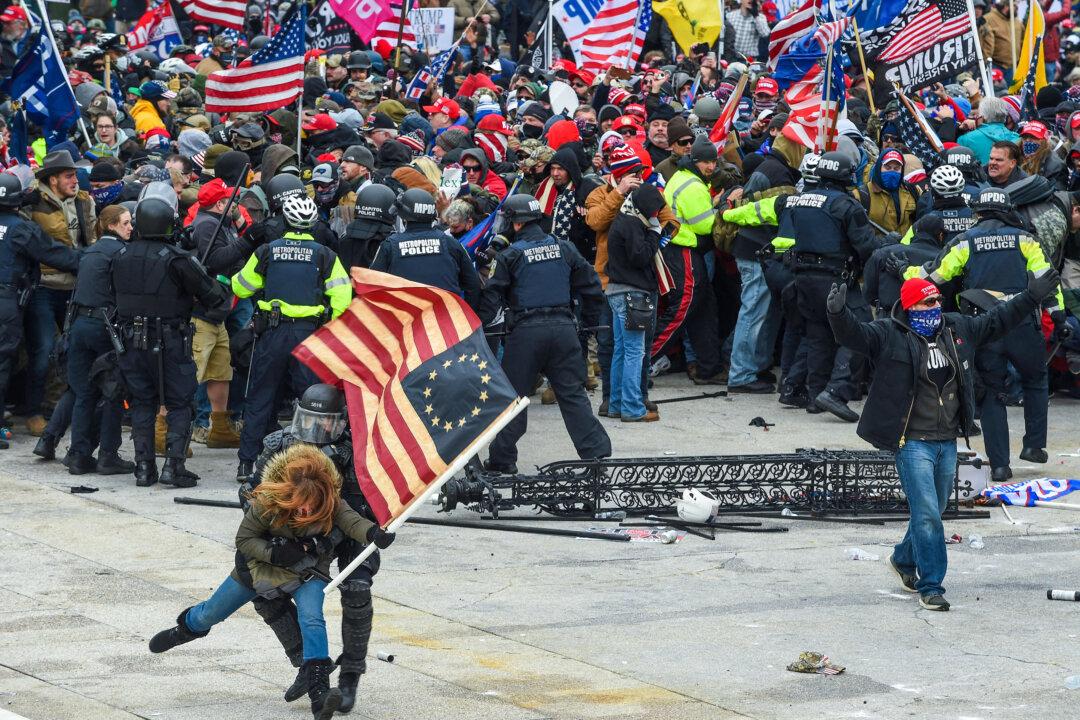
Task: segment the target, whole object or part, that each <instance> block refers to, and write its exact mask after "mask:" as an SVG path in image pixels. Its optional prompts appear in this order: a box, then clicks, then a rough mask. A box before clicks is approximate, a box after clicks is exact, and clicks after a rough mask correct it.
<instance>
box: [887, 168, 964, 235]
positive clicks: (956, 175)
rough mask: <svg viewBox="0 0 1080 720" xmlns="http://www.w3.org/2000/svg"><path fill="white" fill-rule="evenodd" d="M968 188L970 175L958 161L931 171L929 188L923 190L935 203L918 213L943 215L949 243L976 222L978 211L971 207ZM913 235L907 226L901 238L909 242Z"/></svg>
mask: <svg viewBox="0 0 1080 720" xmlns="http://www.w3.org/2000/svg"><path fill="white" fill-rule="evenodd" d="M967 189H968V185H967V179H966V178H965V177H964V173H962V172H961V171H960V168H958V167H956V166H955V165H939V166H938V167H936V168H934V171H933V172H931V173H930V192H929V193H924V194H923V197H926V195H930V198H931V203H932V205H931V207H930V208H929V209H926V210H925V211H923V212H918V213H916V214H917V215H918V216H919V217H922V216H924V215H929V214H933V215H937V216H938V217H940V218H941V220H942V222H943V224H944V225H945V242H946V243H948V242H951V241H952V239H953V238H955V237H956V236H957V235H959V234H960V233H962V232H964V231H965V230H967V229H969V228H970V227H971V226H972V225H974V224H975V211H974V210H972V209H971V208H970V207H969V202H970V200H971V198H969V197H968V190H967ZM920 199H922V198H920ZM912 235H913V231H912V230H908V232H907V234H906V235H905V236H904V238H903V240H901V241H900V242H901V243H903V244H904V245H906V244H908V242H910V240H911V237H912Z"/></svg>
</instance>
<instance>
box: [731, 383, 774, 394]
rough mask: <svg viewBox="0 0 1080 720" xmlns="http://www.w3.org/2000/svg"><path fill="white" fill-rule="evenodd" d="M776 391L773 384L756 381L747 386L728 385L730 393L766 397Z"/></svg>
mask: <svg viewBox="0 0 1080 720" xmlns="http://www.w3.org/2000/svg"><path fill="white" fill-rule="evenodd" d="M774 390H775V388H774V387H773V384H772V383H767V382H763V381H761V380H755V381H754V382H752V383H747V384H746V385H728V388H727V391H728V393H729V394H730V393H747V394H750V395H765V394H767V393H771V392H773V391H774Z"/></svg>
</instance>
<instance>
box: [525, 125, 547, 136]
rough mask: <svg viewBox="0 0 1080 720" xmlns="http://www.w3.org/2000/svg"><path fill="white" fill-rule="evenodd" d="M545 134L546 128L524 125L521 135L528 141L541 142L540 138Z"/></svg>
mask: <svg viewBox="0 0 1080 720" xmlns="http://www.w3.org/2000/svg"><path fill="white" fill-rule="evenodd" d="M543 134H544V128H542V127H540V126H538V125H522V126H521V135H522V137H524V138H525V139H526V140H539V139H540V136H541V135H543Z"/></svg>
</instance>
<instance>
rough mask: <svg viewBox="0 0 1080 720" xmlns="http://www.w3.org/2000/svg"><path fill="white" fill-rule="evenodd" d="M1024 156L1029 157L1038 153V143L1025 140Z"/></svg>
mask: <svg viewBox="0 0 1080 720" xmlns="http://www.w3.org/2000/svg"><path fill="white" fill-rule="evenodd" d="M1022 144H1023V147H1024V156H1025V157H1031V156H1032V155H1034V154H1035V153H1037V152H1039V143H1037V142H1035V141H1034V140H1025V141H1024V142H1023V143H1022Z"/></svg>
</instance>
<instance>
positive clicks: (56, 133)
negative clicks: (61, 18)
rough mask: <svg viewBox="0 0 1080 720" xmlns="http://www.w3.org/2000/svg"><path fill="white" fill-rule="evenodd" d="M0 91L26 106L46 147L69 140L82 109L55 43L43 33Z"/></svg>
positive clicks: (28, 47)
mask: <svg viewBox="0 0 1080 720" xmlns="http://www.w3.org/2000/svg"><path fill="white" fill-rule="evenodd" d="M0 89H2V90H3V91H4V92H6V93H7V94H8V95H10V96H11V98H12V99H13V100H19V101H21V102H22V103H23V108H24V109H25V110H26V116H27V117H28V118H29V119H30V120H31V121H32V122H33V123H34V124H35V125H37V126H38V127H40V128H41V130H42V133H43V134H44V135H45V145H46V147H52V146H53V145H56V144H57V143H61V142H63V141H64V140H65V139H67V132H68V130H70V129H71V126H72V125H74V124H75V123H76V121H78V119H79V106H78V104H77V103H76V102H75V94H74V93H72V92H71V87H70V86H69V85H68V83H67V77H66V74H65V73H64V68H63V66H62V65H61V64H60V60H59V58H57V57H56V54H55V53H54V52H53V44H52V42H50V40H49V38H48V36H47V35H45V34H44V33H42V32H41V31H40V30H39V31H38V32H37V34H36V35H35V36H31V38H30V40H29V42H27V44H26V50H25V52H23V54H22V56H21V57H19V59H18V60H17V61H16V62H15V67H14V68H13V69H12V71H11V75H10V76H8V77H7V78H5V79H4V81H3V82H2V83H0Z"/></svg>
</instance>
